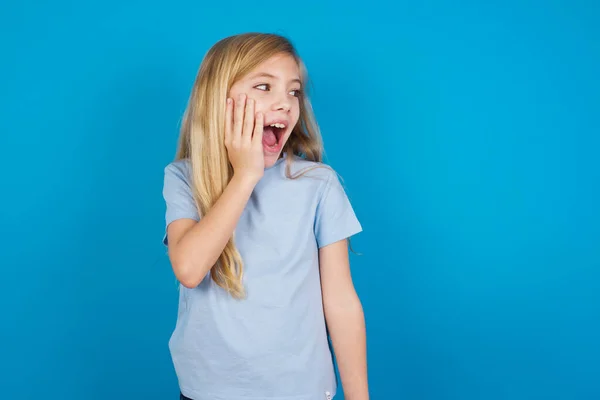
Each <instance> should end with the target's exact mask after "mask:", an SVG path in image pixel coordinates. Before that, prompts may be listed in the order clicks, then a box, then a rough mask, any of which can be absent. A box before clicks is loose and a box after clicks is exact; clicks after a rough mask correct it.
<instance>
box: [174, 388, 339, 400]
mask: <svg viewBox="0 0 600 400" xmlns="http://www.w3.org/2000/svg"><path fill="white" fill-rule="evenodd" d="M179 390H180V391H181V393H182V394H183V395H184V396H185V397H189V398H190V399H192V400H330V399H333V398H335V395H336V389H332V390H329V391H326V390H325V391H323V394H322V395H321V396H316V395H310V394H303V395H297V396H273V397H265V396H264V395H261V396H258V397H250V396H231V395H229V394H219V393H199V392H197V391H195V390H193V389H187V388H184V387H181V388H180V389H179ZM328 394H329V397H328V396H327V395H328Z"/></svg>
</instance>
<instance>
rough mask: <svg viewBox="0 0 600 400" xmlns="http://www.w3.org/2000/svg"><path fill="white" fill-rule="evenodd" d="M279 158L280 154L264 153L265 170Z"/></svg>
mask: <svg viewBox="0 0 600 400" xmlns="http://www.w3.org/2000/svg"><path fill="white" fill-rule="evenodd" d="M280 157H281V152H279V153H278V154H273V153H266V152H265V168H271V167H272V166H273V165H275V163H276V162H277V160H279V158H280Z"/></svg>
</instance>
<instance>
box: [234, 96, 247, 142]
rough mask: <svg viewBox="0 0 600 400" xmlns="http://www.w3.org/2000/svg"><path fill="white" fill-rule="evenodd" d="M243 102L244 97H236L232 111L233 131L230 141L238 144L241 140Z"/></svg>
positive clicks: (244, 100)
mask: <svg viewBox="0 0 600 400" xmlns="http://www.w3.org/2000/svg"><path fill="white" fill-rule="evenodd" d="M245 102H246V96H245V95H244V94H240V95H239V96H238V99H237V102H236V104H235V109H234V117H233V131H232V135H231V140H232V141H233V142H239V141H240V140H241V138H242V124H243V123H244V108H245V104H246V103H245Z"/></svg>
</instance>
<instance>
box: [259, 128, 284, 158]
mask: <svg viewBox="0 0 600 400" xmlns="http://www.w3.org/2000/svg"><path fill="white" fill-rule="evenodd" d="M286 129H287V126H286V125H285V124H284V123H281V122H275V123H272V124H268V125H265V127H264V128H263V145H264V146H265V147H266V148H267V149H268V150H269V151H273V152H275V151H279V149H280V147H281V139H282V137H283V134H284V133H285V131H286Z"/></svg>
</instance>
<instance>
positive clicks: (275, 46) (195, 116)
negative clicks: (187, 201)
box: [175, 33, 323, 298]
mask: <svg viewBox="0 0 600 400" xmlns="http://www.w3.org/2000/svg"><path fill="white" fill-rule="evenodd" d="M281 53H284V54H289V55H290V56H292V57H293V58H294V59H295V60H296V62H297V63H298V67H299V70H300V74H301V76H300V79H301V80H302V86H303V90H302V91H301V93H300V117H299V120H298V123H297V125H296V126H295V127H294V128H293V131H292V133H291V135H290V137H289V139H288V141H287V142H286V144H285V147H284V149H283V152H284V153H285V154H286V175H287V176H288V177H289V178H292V176H291V169H290V166H291V162H292V160H293V158H294V157H295V156H300V157H302V158H304V159H306V160H309V161H316V162H319V163H320V162H321V161H322V157H323V145H322V139H321V134H320V131H319V127H318V125H317V122H316V119H315V116H314V113H313V110H312V106H311V103H310V101H309V99H308V97H307V96H306V94H305V88H306V87H307V86H308V85H307V83H308V74H307V71H306V67H305V65H304V64H303V62H302V60H301V59H300V57H299V56H298V54H297V52H296V50H295V48H294V46H293V45H292V43H291V42H290V41H289V40H288V39H286V38H284V37H282V36H279V35H276V34H265V33H245V34H240V35H235V36H230V37H227V38H225V39H222V40H220V41H219V42H217V43H216V44H215V45H214V46H213V47H211V48H210V50H209V51H208V52H207V53H206V55H205V57H204V59H203V60H202V63H201V65H200V69H199V71H198V74H197V76H196V80H195V82H194V85H193V88H192V91H191V95H190V98H189V100H188V105H187V108H186V110H185V112H184V115H183V121H182V125H181V131H180V136H179V142H178V148H177V154H176V157H175V159H176V160H179V159H187V160H189V162H190V164H191V169H190V171H191V182H190V184H191V187H192V191H193V197H194V200H195V202H196V206H197V207H198V212H199V214H200V215H205V214H206V213H207V212H208V210H209V209H210V208H211V207H212V206H213V205H214V204H215V202H216V201H217V200H218V199H219V197H220V196H221V194H222V193H223V191H224V190H225V188H226V186H227V185H228V183H229V181H230V180H231V178H232V176H233V168H232V166H231V163H230V162H229V158H228V156H227V150H226V148H225V144H224V140H223V139H224V129H225V101H226V99H227V96H228V93H229V90H230V89H231V86H232V85H233V84H234V83H235V82H236V81H238V80H239V79H241V78H243V77H244V76H245V75H246V74H248V73H249V72H250V71H252V70H253V69H254V68H256V67H257V66H258V65H259V64H261V63H262V62H264V61H266V60H267V59H269V58H270V57H272V56H274V55H276V54H281ZM210 274H211V277H212V279H213V280H214V281H215V282H216V283H217V284H218V285H219V286H220V287H222V288H223V289H225V290H226V291H227V292H229V293H230V294H231V295H232V296H233V297H236V298H242V297H244V296H245V290H244V287H243V283H242V278H243V275H244V265H243V261H242V258H241V256H240V253H239V252H238V250H237V248H236V246H235V240H234V237H232V238H230V240H229V242H228V243H227V244H226V246H225V248H224V249H223V252H222V254H221V255H220V257H219V259H218V260H217V263H216V264H215V265H214V266H213V268H211V271H210Z"/></svg>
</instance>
